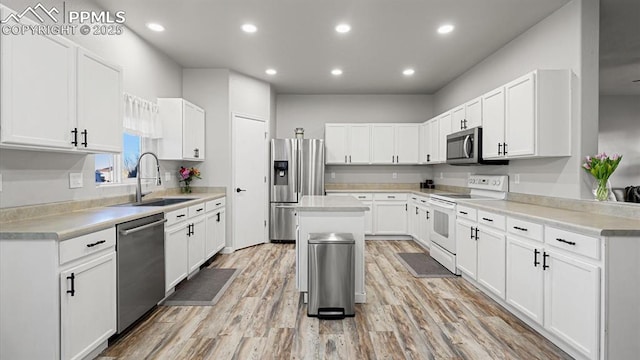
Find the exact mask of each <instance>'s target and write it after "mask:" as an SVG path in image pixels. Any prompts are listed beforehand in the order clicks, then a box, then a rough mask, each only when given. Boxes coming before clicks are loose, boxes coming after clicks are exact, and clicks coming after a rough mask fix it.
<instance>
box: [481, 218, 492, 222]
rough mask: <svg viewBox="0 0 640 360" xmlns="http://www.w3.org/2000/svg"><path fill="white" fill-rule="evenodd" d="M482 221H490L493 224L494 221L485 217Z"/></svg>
mask: <svg viewBox="0 0 640 360" xmlns="http://www.w3.org/2000/svg"><path fill="white" fill-rule="evenodd" d="M482 220H484V221H488V222H493V219H488V218H486V217H483V218H482Z"/></svg>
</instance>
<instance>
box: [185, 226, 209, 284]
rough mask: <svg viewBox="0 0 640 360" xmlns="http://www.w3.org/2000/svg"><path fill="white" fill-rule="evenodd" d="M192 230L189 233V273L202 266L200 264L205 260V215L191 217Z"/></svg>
mask: <svg viewBox="0 0 640 360" xmlns="http://www.w3.org/2000/svg"><path fill="white" fill-rule="evenodd" d="M189 226H190V227H191V228H190V231H189V235H188V237H187V238H188V243H189V256H188V258H189V273H192V272H194V271H196V270H198V269H199V268H200V265H202V264H204V262H205V260H207V259H206V258H205V247H204V243H205V240H206V238H207V233H206V229H207V226H206V224H205V217H204V216H203V215H201V216H197V217H195V218H193V219H191V218H190V219H189Z"/></svg>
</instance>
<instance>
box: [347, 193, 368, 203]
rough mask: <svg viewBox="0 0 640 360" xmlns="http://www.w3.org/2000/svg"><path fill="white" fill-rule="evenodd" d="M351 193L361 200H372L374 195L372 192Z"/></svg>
mask: <svg viewBox="0 0 640 360" xmlns="http://www.w3.org/2000/svg"><path fill="white" fill-rule="evenodd" d="M349 195H351V196H353V197H354V198H356V199H358V200H360V201H371V200H373V195H371V194H363V193H351V194H349Z"/></svg>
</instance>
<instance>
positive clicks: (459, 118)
mask: <svg viewBox="0 0 640 360" xmlns="http://www.w3.org/2000/svg"><path fill="white" fill-rule="evenodd" d="M466 118H467V117H466V108H465V107H464V105H462V106H460V107H457V108H455V109H453V110H451V131H452V132H456V131H460V130H464V129H466V128H465V119H466Z"/></svg>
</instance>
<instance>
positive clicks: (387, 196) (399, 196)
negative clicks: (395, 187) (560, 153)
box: [373, 193, 407, 201]
mask: <svg viewBox="0 0 640 360" xmlns="http://www.w3.org/2000/svg"><path fill="white" fill-rule="evenodd" d="M373 199H374V200H402V201H406V200H407V194H406V193H379V194H373Z"/></svg>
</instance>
